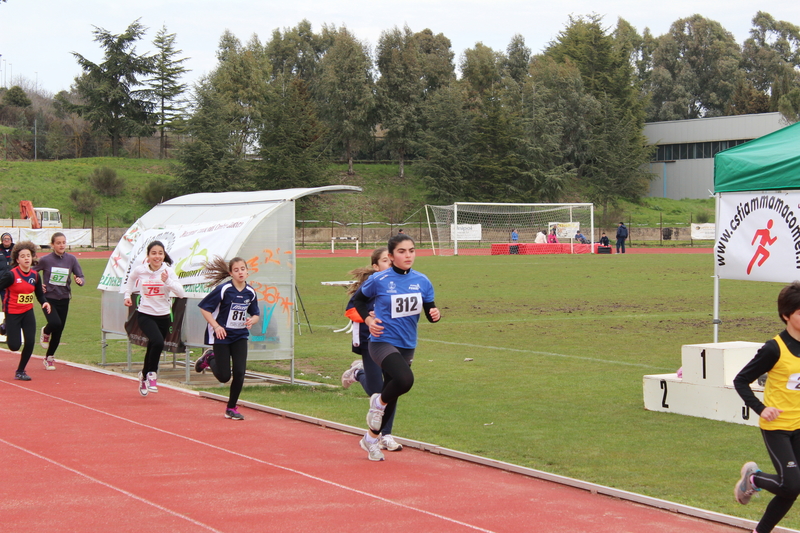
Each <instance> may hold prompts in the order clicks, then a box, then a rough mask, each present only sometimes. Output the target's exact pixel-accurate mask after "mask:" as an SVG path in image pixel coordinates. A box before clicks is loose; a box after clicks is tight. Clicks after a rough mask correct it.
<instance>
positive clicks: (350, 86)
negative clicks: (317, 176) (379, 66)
mask: <svg viewBox="0 0 800 533" xmlns="http://www.w3.org/2000/svg"><path fill="white" fill-rule="evenodd" d="M317 95H318V102H319V104H320V107H321V109H320V111H321V115H322V117H323V118H324V119H325V122H326V124H327V127H328V130H329V132H330V136H331V138H332V140H333V141H334V142H336V143H337V144H340V145H341V146H342V148H343V149H344V155H345V158H346V159H347V173H348V174H349V175H353V153H354V151H355V150H356V149H358V147H359V146H361V145H362V144H363V143H366V142H368V141H369V139H370V138H371V135H372V130H373V127H374V125H375V85H374V82H373V79H372V60H371V59H370V57H369V52H368V50H367V47H366V45H364V44H362V43H360V42H359V41H358V40H356V38H355V37H354V36H353V35H352V34H351V33H350V32H349V31H347V29H346V28H341V29H339V30H338V31H337V32H336V35H335V37H334V39H333V44H332V45H331V47H330V48H329V49H328V51H327V53H326V54H325V56H324V57H323V58H322V61H321V62H320V76H319V81H318V84H317Z"/></svg>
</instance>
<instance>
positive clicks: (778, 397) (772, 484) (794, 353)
mask: <svg viewBox="0 0 800 533" xmlns="http://www.w3.org/2000/svg"><path fill="white" fill-rule="evenodd" d="M778 315H779V316H780V317H781V320H783V322H784V324H786V329H784V330H783V331H781V332H780V333H779V334H778V335H776V336H775V337H773V338H772V339H771V340H768V341H767V342H766V343H765V344H764V346H762V347H761V348H759V350H758V352H756V355H755V357H753V359H752V360H751V361H750V362H749V363H747V365H745V367H744V368H743V369H742V370H741V371H740V372H739V374H738V375H737V376H736V378H735V379H734V380H733V385H734V387H736V392H738V393H739V396H741V397H742V400H744V403H745V405H747V406H748V407H749V408H750V409H752V410H753V411H755V412H756V413H758V415H759V420H758V425H759V426H760V427H761V435H762V437H763V439H764V444H765V445H766V447H767V452H768V453H769V456H770V459H772V465H773V466H774V467H775V471H776V472H777V473H776V474H766V473H764V472H762V471H761V470H759V468H758V465H757V464H756V463H754V462H752V461H751V462H748V463H745V464H744V466H742V469H741V472H740V474H741V477H740V478H739V481H737V482H736V485H735V486H734V489H733V491H734V496H735V497H736V501H738V502H739V503H741V504H742V505H746V504H747V503H749V502H750V497H751V496H752V495H753V494H754V493H756V492H757V491H760V490H762V489H764V490H767V491H769V492H771V493H773V494H774V495H775V497H774V498H772V501H770V502H769V504H768V505H767V509H766V511H764V516H763V517H762V518H761V520H760V521H759V522H758V525H757V526H756V529H755V530H754V531H755V532H756V533H768V532H769V531H772V529H773V528H774V527H775V526H776V525H777V524H778V522H780V521H781V519H782V518H783V517H784V516H786V513H788V512H789V509H791V508H792V505H793V504H794V501H795V499H797V496H798V495H800V471H798V468H797V464H798V461H800V390H798V388H799V387H798V384H799V383H800V381H799V380H800V282H797V281H795V282H794V283H792V284H791V285H787V286H786V287H784V288H783V289H782V290H781V292H780V294H779V295H778ZM765 372H766V373H767V382H766V385H765V387H764V402H763V403H762V402H761V401H760V400H759V399H758V397H756V395H755V394H753V391H752V389H751V388H750V384H751V383H752V382H754V381H755V380H757V379H758V377H759V376H761V375H762V374H764V373H765Z"/></svg>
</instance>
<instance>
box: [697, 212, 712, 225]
mask: <svg viewBox="0 0 800 533" xmlns="http://www.w3.org/2000/svg"><path fill="white" fill-rule="evenodd" d="M709 219H710V216H709V215H708V211H698V212H697V214H696V215H695V216H694V221H695V222H697V223H698V224H706V223H707V222H708V221H709Z"/></svg>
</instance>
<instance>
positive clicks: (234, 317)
mask: <svg viewBox="0 0 800 533" xmlns="http://www.w3.org/2000/svg"><path fill="white" fill-rule="evenodd" d="M246 321H247V305H246V304H231V310H230V313H228V323H227V324H225V329H244V328H246V327H247V325H246V324H245V322H246Z"/></svg>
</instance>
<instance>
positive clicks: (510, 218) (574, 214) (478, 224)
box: [426, 202, 595, 255]
mask: <svg viewBox="0 0 800 533" xmlns="http://www.w3.org/2000/svg"><path fill="white" fill-rule="evenodd" d="M426 207H427V209H426V211H427V216H428V230H429V232H430V235H431V243H432V244H433V246H434V248H435V250H434V253H437V254H439V255H499V254H552V253H593V252H594V251H595V246H594V204H501V203H475V202H456V203H454V204H453V205H428V206H426ZM540 232H541V233H542V234H543V235H545V236H548V237H550V240H551V241H552V240H554V239H552V235H555V240H557V241H558V243H553V242H550V243H547V244H542V243H541V242H537V234H539V233H540ZM578 233H581V234H582V235H583V237H584V239H585V243H584V242H582V241H581V239H580V238H576V236H577V234H578ZM541 240H542V237H539V241H541ZM556 244H558V245H559V246H556Z"/></svg>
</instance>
